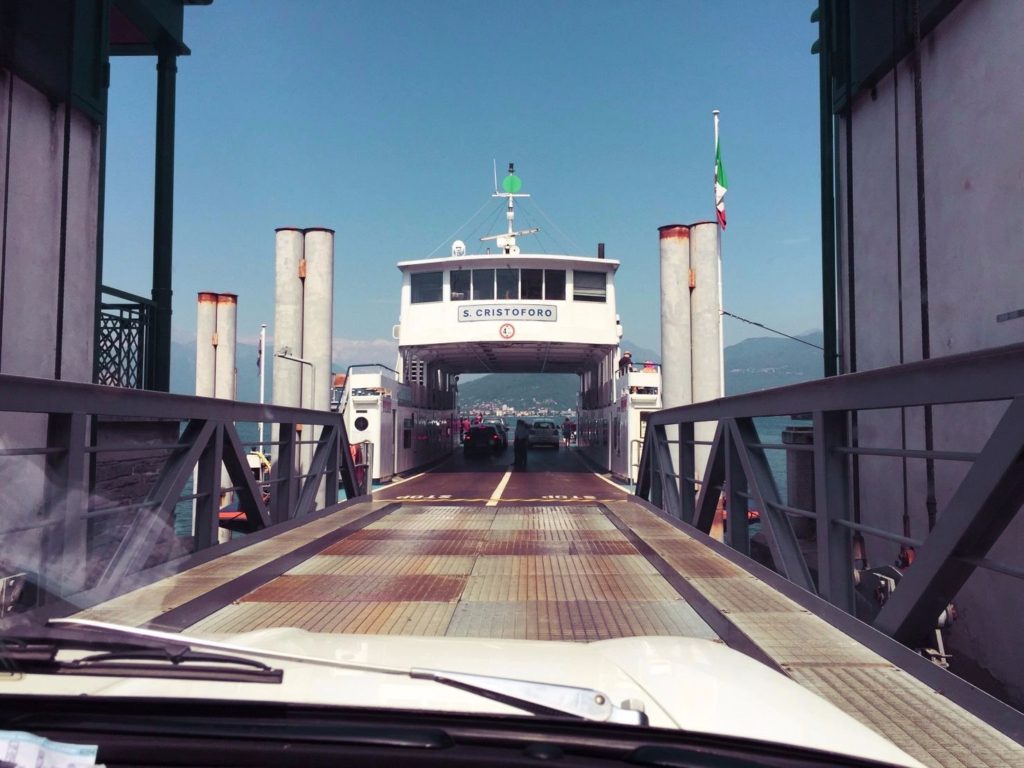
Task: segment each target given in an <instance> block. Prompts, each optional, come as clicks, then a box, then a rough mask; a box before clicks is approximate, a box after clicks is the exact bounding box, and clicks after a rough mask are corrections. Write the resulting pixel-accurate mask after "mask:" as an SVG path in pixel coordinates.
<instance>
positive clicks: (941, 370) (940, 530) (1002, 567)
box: [637, 344, 1024, 645]
mask: <svg viewBox="0 0 1024 768" xmlns="http://www.w3.org/2000/svg"><path fill="white" fill-rule="evenodd" d="M993 401H1003V402H1005V403H1006V404H1007V406H1006V409H1005V411H1004V412H1003V413H1002V416H1001V418H999V420H998V423H997V424H996V425H995V427H994V428H993V429H992V430H991V431H990V432H989V433H988V437H987V439H986V440H985V441H984V445H983V446H982V448H981V450H980V452H969V451H937V450H932V451H925V450H917V449H913V448H907V447H905V446H903V445H897V446H895V447H893V446H887V445H885V446H864V445H859V444H858V441H857V440H851V435H852V434H853V430H854V426H853V425H855V424H856V421H855V419H857V418H861V419H863V418H864V417H865V414H870V413H873V412H875V413H881V412H887V411H889V410H890V409H896V410H894V411H893V413H896V414H899V413H901V410H900V409H910V408H920V407H934V406H943V407H945V406H949V405H959V404H967V403H983V402H993ZM797 413H810V414H811V415H812V419H813V424H814V428H813V435H814V440H813V446H795V445H782V444H778V445H772V444H765V443H763V442H762V441H761V439H760V437H759V434H758V430H757V427H756V423H755V421H754V420H755V418H757V417H765V416H787V415H790V414H797ZM897 418H899V417H898V416H897ZM699 422H717V428H716V432H715V436H714V440H713V441H712V442H711V443H710V446H709V449H708V450H709V457H708V460H707V463H706V468H705V471H704V473H703V476H702V477H695V474H696V473H695V461H696V458H695V454H696V447H697V446H698V445H708V443H707V442H700V441H695V440H694V425H695V424H696V423H699ZM670 438H671V439H670ZM770 450H785V451H787V453H789V452H793V451H798V450H811V451H812V452H813V472H814V505H813V509H800V508H795V507H791V506H788V505H787V504H785V503H783V500H782V499H781V498H780V495H779V491H778V487H777V485H776V482H775V479H774V477H773V475H772V472H771V470H770V467H769V464H768V460H767V454H766V451H770ZM864 456H886V457H899V458H904V459H908V460H916V461H930V462H949V461H956V462H970V468H969V469H968V470H967V472H966V474H965V475H964V476H963V478H962V480H961V481H960V482H959V485H958V486H957V487H956V489H955V490H954V491H953V492H952V494H951V495H950V496H949V501H948V503H947V504H946V505H945V508H944V509H943V510H942V512H941V513H940V514H939V515H938V517H937V518H936V521H935V526H934V528H933V529H932V530H931V531H930V532H928V534H927V536H925V537H918V538H910V537H907V536H904V535H900V534H899V533H895V532H893V531H890V530H887V529H885V528H881V527H878V526H869V525H864V524H861V523H860V522H858V521H857V519H856V517H857V516H856V514H855V504H854V490H855V487H856V482H855V480H854V472H853V468H854V463H855V462H856V461H858V460H859V457H864ZM637 495H638V496H640V497H642V498H645V499H647V500H649V501H650V502H651V503H653V504H655V505H657V506H659V507H660V508H661V509H663V510H665V511H666V512H667V513H668V514H670V515H671V516H673V517H676V518H678V519H680V520H682V521H684V522H687V523H691V524H692V525H693V526H694V527H696V528H698V529H699V530H701V531H704V532H705V533H707V532H709V531H710V529H711V527H712V523H713V521H714V517H715V511H716V508H717V507H718V504H719V502H720V499H721V498H723V497H724V501H725V508H726V510H727V525H726V532H725V538H726V543H727V544H729V545H730V546H732V547H733V548H735V549H737V550H739V551H741V552H744V553H747V554H749V535H748V534H749V530H748V519H747V514H746V511H747V510H748V504H753V505H754V508H755V509H757V510H758V511H759V512H760V516H761V523H762V526H763V529H764V530H765V533H766V539H767V542H768V545H769V547H770V550H771V554H772V559H773V562H774V564H775V568H776V569H777V570H778V571H779V572H780V573H781V574H782V575H783V576H785V577H786V578H788V579H790V580H791V581H793V582H795V583H796V584H798V585H800V586H801V587H803V588H805V589H807V590H809V591H811V592H815V593H817V594H818V595H819V596H821V597H822V598H824V599H826V600H828V601H829V602H831V603H833V604H835V605H836V606H838V607H840V608H842V609H843V610H845V611H847V612H849V613H854V611H855V592H854V590H855V585H854V572H855V562H854V551H853V537H854V535H855V533H856V534H860V535H861V536H864V537H867V538H870V537H877V538H881V539H885V540H888V541H892V542H896V543H900V544H904V545H911V546H914V547H915V549H916V558H915V559H914V561H913V564H912V565H909V567H907V568H905V570H904V573H903V576H902V579H901V581H900V582H899V587H898V588H897V589H895V590H894V591H893V593H892V594H891V596H889V597H888V599H887V600H886V601H885V603H884V605H882V606H881V609H880V610H879V611H878V613H877V616H876V617H875V619H874V622H873V623H874V626H875V627H876V628H877V629H879V630H881V631H883V632H885V633H887V634H889V635H891V636H892V637H894V638H896V639H897V640H900V641H901V642H904V643H906V644H910V645H913V644H916V643H918V642H920V641H921V639H922V638H923V637H925V636H926V635H927V633H929V632H933V631H934V629H935V627H936V622H937V620H938V617H939V616H940V614H942V612H943V611H944V610H945V609H946V607H947V605H948V604H949V603H950V602H951V601H952V600H953V598H954V596H955V595H956V593H957V592H958V591H959V590H960V588H961V587H962V586H963V585H964V584H965V583H966V581H967V579H968V578H969V577H970V576H971V574H972V573H973V572H974V570H975V569H976V568H979V567H981V568H987V569H990V570H994V571H997V572H1000V573H1003V574H1007V575H1012V576H1017V577H1024V568H1021V567H1020V566H1019V565H1016V564H1007V563H1000V562H995V561H993V560H989V559H987V557H986V556H987V554H988V552H989V550H990V549H991V547H992V545H993V544H994V543H995V542H996V541H997V540H998V538H999V537H1000V535H1001V534H1002V533H1003V531H1004V530H1005V529H1006V527H1007V526H1008V525H1009V524H1010V522H1011V521H1012V520H1013V518H1014V516H1015V515H1016V513H1017V512H1018V510H1019V509H1020V508H1021V505H1022V504H1024V344H1020V345H1013V346H1007V347H1000V348H996V349H991V350H986V351H982V352H976V353H970V354H963V355H955V356H949V357H944V358H936V359H932V360H927V361H923V362H917V363H910V364H906V365H901V366H895V367H891V368H885V369H879V370H874V371H867V372H863V373H856V374H849V375H844V376H836V377H832V378H828V379H822V380H819V381H812V382H806V383H802V384H797V385H793V386H789V387H781V388H778V389H773V390H767V391H763V392H756V393H750V394H746V395H739V396H735V397H729V398H723V399H720V400H715V401H711V402H707V403H699V404H695V405H690V406H683V407H677V408H670V409H666V410H662V411H659V412H657V413H652V414H651V415H650V417H649V421H648V428H647V434H646V440H645V444H644V451H643V454H642V456H641V460H640V467H639V470H638V481H637ZM920 506H921V507H923V506H924V504H923V503H921V504H920ZM794 516H795V517H805V518H811V519H813V521H814V523H815V531H816V552H815V554H814V556H815V557H816V563H814V564H815V565H816V572H817V573H816V575H817V578H816V579H814V578H812V573H811V569H810V568H809V567H808V562H807V558H806V557H805V555H804V552H803V549H802V548H801V546H800V542H799V541H798V539H797V537H796V535H795V533H794V529H793V525H792V520H791V517H794Z"/></svg>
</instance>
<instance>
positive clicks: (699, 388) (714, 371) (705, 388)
mask: <svg viewBox="0 0 1024 768" xmlns="http://www.w3.org/2000/svg"><path fill="white" fill-rule="evenodd" d="M718 242H719V239H718V222H715V221H702V222H699V223H697V224H694V225H692V226H691V227H690V269H691V270H692V273H693V290H692V291H691V293H690V338H691V348H692V353H691V358H690V359H691V366H692V370H693V392H692V394H693V402H695V403H702V402H705V401H707V400H715V399H717V398H719V397H721V396H722V395H723V392H722V304H721V289H720V286H721V281H720V274H721V261H720V259H719V257H718ZM716 426H717V424H716V422H713V421H705V422H700V423H698V424H696V425H694V439H695V440H706V441H708V442H711V440H713V439H714V437H715V427H716ZM710 453H711V448H710V446H707V445H697V446H695V447H694V458H695V464H696V472H697V474H696V475H695V477H703V476H704V468H705V467H706V466H707V463H708V456H709V455H710Z"/></svg>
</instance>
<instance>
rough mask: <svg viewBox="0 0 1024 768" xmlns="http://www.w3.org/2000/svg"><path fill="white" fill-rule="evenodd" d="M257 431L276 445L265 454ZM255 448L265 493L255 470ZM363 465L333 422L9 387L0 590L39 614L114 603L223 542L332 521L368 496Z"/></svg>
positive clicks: (94, 392)
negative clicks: (264, 467)
mask: <svg viewBox="0 0 1024 768" xmlns="http://www.w3.org/2000/svg"><path fill="white" fill-rule="evenodd" d="M259 422H269V423H271V424H276V425H278V429H277V430H276V432H277V434H278V435H279V437H278V438H277V440H276V441H273V442H263V443H258V442H257V441H256V424H257V423H259ZM311 433H312V434H311ZM243 435H246V436H251V439H248V440H247V439H245V438H243ZM302 446H311V449H310V450H308V451H302ZM257 447H258V448H260V449H261V450H268V451H270V452H272V453H273V455H274V459H275V460H274V463H273V469H272V471H271V473H270V477H269V479H267V478H262V477H259V476H258V475H257V474H256V473H254V472H253V471H252V470H251V469H250V466H249V463H248V459H247V452H248V449H249V448H257ZM300 453H306V454H307V455H309V456H310V458H309V459H308V465H307V468H306V469H305V471H302V470H300V468H299V466H300V464H299V459H298V457H299V454H300ZM371 460H372V459H371ZM362 463H363V465H364V466H363V467H362V470H363V471H359V469H360V467H359V466H358V465H357V464H356V463H355V462H354V461H353V452H352V451H351V450H350V446H349V441H348V438H347V435H346V433H345V427H344V422H343V419H342V416H341V415H340V414H337V413H332V412H324V411H311V410H303V409H298V408H287V407H283V406H276V405H258V404H251V403H238V402H233V401H228V400H218V399H214V398H201V397H186V396H181V395H170V394H165V393H162V392H147V391H137V390H130V389H121V388H113V387H104V386H96V385H92V384H78V383H70V382H62V381H50V380H42V379H31V378H25V377H17V376H5V375H0V485H2V491H0V501H2V502H3V503H2V504H0V553H2V554H0V576H16V575H19V574H20V575H21V576H20V578H22V579H23V580H24V581H25V582H26V584H27V585H28V586H27V589H26V595H28V593H29V592H32V593H34V594H32V595H28V596H27V597H26V598H25V600H23V601H22V603H23V604H25V605H28V606H29V607H32V606H33V605H37V604H43V603H50V604H53V603H54V602H59V601H60V600H63V601H68V602H75V600H76V597H75V596H76V595H78V594H80V593H83V592H85V591H91V592H92V593H94V594H99V593H105V594H107V595H108V596H109V595H110V594H116V593H117V592H118V591H123V588H124V585H125V584H126V583H128V582H130V581H133V580H134V581H138V574H140V573H142V572H145V571H147V570H149V569H153V568H156V567H158V566H161V565H162V564H164V563H166V562H168V561H171V560H174V559H176V558H180V557H184V556H186V555H189V554H195V553H198V552H199V551H200V550H203V549H207V548H213V547H217V546H218V543H219V539H220V538H222V537H221V536H219V533H220V531H221V530H222V529H224V528H230V529H231V530H233V531H235V532H236V535H237V532H241V533H246V532H254V531H257V530H260V529H263V528H269V527H271V526H275V525H280V524H284V523H288V522H289V521H292V520H296V519H298V518H303V517H307V516H309V515H311V514H313V513H315V512H317V511H318V510H322V509H329V508H330V507H332V506H334V505H335V504H336V503H337V501H338V489H339V486H341V487H343V489H344V492H345V495H346V496H347V497H348V498H349V499H351V498H354V497H357V496H360V495H363V494H365V493H366V491H367V487H366V482H367V478H368V477H369V474H370V473H369V472H367V471H366V466H365V464H366V461H365V460H364V461H363V462H362ZM321 488H325V489H326V492H325V493H323V494H318V491H320V489H321ZM318 496H319V497H320V498H325V499H326V501H325V502H324V503H323V504H321V503H319V502H318V501H317V499H318ZM232 499H233V501H232ZM229 509H230V511H227V510H229ZM23 607H24V605H23Z"/></svg>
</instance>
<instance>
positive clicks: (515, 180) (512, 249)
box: [480, 161, 540, 256]
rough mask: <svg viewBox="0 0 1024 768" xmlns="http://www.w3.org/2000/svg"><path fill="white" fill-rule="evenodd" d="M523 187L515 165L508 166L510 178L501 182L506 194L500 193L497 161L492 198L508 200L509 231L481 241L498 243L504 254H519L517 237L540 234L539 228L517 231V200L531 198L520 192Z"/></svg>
mask: <svg viewBox="0 0 1024 768" xmlns="http://www.w3.org/2000/svg"><path fill="white" fill-rule="evenodd" d="M522 187H523V181H522V179H520V178H519V177H518V176H516V166H515V163H509V164H508V176H506V177H505V178H504V180H503V181H502V182H501V188H502V189H503V190H505V191H504V192H499V191H498V164H497V161H495V164H494V194H493V195H492V197H504V198H505V199H506V200H508V208H507V209H506V211H505V218H506V219H507V220H508V231H507V232H505V233H504V234H501V235H488V236H487V237H481V238H480V240H481V241H485V242H486V241H487V240H495V241H497V243H498V247H499V248H501V250H502V253H505V254H510V255H513V256H515V255H518V254H519V246H518V245H516V237H519V236H522V235H532V234H533V233H534V232H539V231H540V229H539V228H537V227H531V228H530V229H523V230H520V231H518V232H517V231H515V228H514V227H513V222H514V221H515V218H516V210H515V209H516V205H515V198H517V197H529V195H528V194H525V193H521V192H520V191H519V190H520V189H522Z"/></svg>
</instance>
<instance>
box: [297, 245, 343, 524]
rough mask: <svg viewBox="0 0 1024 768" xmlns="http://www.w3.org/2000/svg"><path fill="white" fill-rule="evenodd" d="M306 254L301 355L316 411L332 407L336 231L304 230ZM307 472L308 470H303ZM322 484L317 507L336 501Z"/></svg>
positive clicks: (310, 435) (310, 434)
mask: <svg viewBox="0 0 1024 768" xmlns="http://www.w3.org/2000/svg"><path fill="white" fill-rule="evenodd" d="M304 234H305V254H306V280H305V284H304V290H303V309H302V356H303V357H304V358H305V359H306V360H308V361H309V362H310V365H309V366H307V367H308V368H309V370H308V371H306V375H310V376H312V377H313V378H312V380H311V382H310V385H311V386H310V397H311V402H310V403H308V404H307V405H306V407H307V408H312V409H314V410H317V411H324V412H326V411H329V410H330V408H331V347H332V344H333V341H334V337H333V326H334V230H332V229H323V228H319V227H317V228H311V229H307V230H305V231H304ZM320 431H321V430H320V428H319V427H317V428H309V429H308V431H306V430H304V436H303V439H304V440H318V439H319V438H320ZM305 447H306V448H307V451H304V452H303V456H306V455H308V459H307V460H306V461H305V462H303V465H304V466H305V467H307V468H308V467H309V465H310V463H311V462H312V458H313V447H314V446H313V445H308V446H305ZM304 471H308V469H307V470H304ZM329 490H332V489H328V488H325V487H324V486H323V485H321V486H320V489H319V490H318V491H317V506H318V507H323V506H324V505H325V504H327V503H330V504H333V503H334V502H335V501H336V498H337V489H333V494H334V495H332V496H330V497H328V493H327V492H328V491H329Z"/></svg>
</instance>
